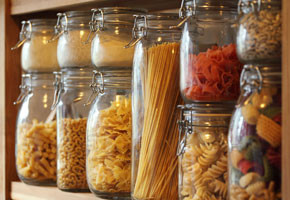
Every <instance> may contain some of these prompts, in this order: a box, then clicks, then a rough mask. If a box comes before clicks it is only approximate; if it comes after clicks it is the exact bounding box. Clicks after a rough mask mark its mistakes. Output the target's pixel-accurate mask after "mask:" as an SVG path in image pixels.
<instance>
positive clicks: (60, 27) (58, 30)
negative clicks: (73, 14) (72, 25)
mask: <svg viewBox="0 0 290 200" xmlns="http://www.w3.org/2000/svg"><path fill="white" fill-rule="evenodd" d="M63 17H64V19H65V24H62V23H61V20H62V18H63ZM67 26H68V19H67V15H66V14H65V13H57V22H56V25H55V26H54V35H53V36H52V37H51V38H50V39H49V40H48V42H53V41H55V40H57V39H58V38H59V37H60V36H61V35H62V34H64V33H67V31H68V27H67Z"/></svg>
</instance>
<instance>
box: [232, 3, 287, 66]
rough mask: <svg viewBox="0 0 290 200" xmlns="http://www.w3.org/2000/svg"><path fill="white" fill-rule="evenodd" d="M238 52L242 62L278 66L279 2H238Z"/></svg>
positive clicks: (280, 34) (280, 41) (280, 36)
mask: <svg viewBox="0 0 290 200" xmlns="http://www.w3.org/2000/svg"><path fill="white" fill-rule="evenodd" d="M239 12H240V19H239V28H238V32H237V53H238V57H239V59H240V60H241V61H242V62H243V63H248V64H255V63H256V64H261V63H264V64H270V63H280V62H281V55H282V17H281V0H271V1H268V0H240V3H239Z"/></svg>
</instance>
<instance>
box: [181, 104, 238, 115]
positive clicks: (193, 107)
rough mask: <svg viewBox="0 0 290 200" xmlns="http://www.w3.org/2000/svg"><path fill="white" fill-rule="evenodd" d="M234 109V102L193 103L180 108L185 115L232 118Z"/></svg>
mask: <svg viewBox="0 0 290 200" xmlns="http://www.w3.org/2000/svg"><path fill="white" fill-rule="evenodd" d="M234 108H235V103H234V102H227V103H224V102H221V103H193V104H186V105H179V106H178V109H180V110H181V111H182V113H183V114H184V115H186V113H187V115H188V114H189V113H190V114H192V115H196V116H198V115H199V116H231V115H232V112H233V110H234Z"/></svg>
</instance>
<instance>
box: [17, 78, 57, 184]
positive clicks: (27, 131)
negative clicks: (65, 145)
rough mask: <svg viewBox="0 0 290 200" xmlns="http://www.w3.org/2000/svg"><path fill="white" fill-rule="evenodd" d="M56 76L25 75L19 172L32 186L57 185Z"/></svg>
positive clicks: (20, 100)
mask: <svg viewBox="0 0 290 200" xmlns="http://www.w3.org/2000/svg"><path fill="white" fill-rule="evenodd" d="M53 80H54V75H53V73H28V74H23V75H22V84H21V86H20V88H21V94H20V95H19V97H18V99H17V101H16V102H14V104H19V105H20V106H19V111H18V116H17V124H16V169H17V174H18V176H19V179H20V180H21V181H22V182H24V183H26V184H29V185H55V183H56V114H55V110H51V109H50V108H51V105H52V103H53V94H54V88H53Z"/></svg>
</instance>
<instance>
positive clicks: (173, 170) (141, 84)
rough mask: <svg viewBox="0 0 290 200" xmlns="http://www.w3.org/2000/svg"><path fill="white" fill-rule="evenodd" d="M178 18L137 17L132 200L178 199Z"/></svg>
mask: <svg viewBox="0 0 290 200" xmlns="http://www.w3.org/2000/svg"><path fill="white" fill-rule="evenodd" d="M177 22H178V16H177V15H175V14H157V15H142V16H137V17H136V24H135V31H134V32H133V33H134V34H133V37H134V41H132V45H134V44H136V46H135V54H134V61H133V84H132V85H133V86H132V87H133V88H132V90H133V91H132V119H133V121H132V124H133V136H132V143H133V144H132V148H133V149H132V154H133V155H132V189H131V192H132V197H133V199H138V200H145V199H152V200H161V199H162V200H163V199H170V200H171V199H172V200H173V199H177V197H178V182H177V180H178V161H177V157H176V147H177V143H178V125H177V119H178V115H177V113H176V107H177V105H178V104H180V103H181V101H182V100H181V97H180V95H179V87H178V81H179V40H180V30H170V29H169V27H170V26H172V25H174V24H176V23H177Z"/></svg>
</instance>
